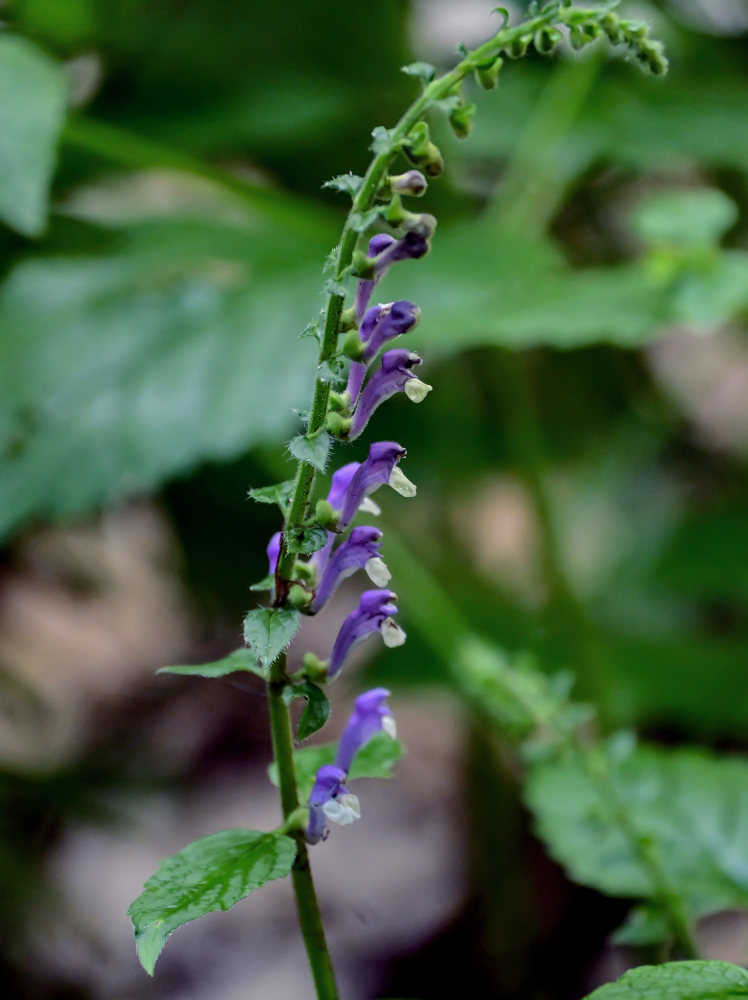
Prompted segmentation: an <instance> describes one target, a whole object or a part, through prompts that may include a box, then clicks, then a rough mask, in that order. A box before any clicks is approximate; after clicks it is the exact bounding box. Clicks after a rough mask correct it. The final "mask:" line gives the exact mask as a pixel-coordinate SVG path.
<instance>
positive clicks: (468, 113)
mask: <svg viewBox="0 0 748 1000" xmlns="http://www.w3.org/2000/svg"><path fill="white" fill-rule="evenodd" d="M475 111H476V108H475V105H474V104H473V103H472V101H471V102H470V103H469V104H458V105H457V106H456V107H454V108H452V110H451V111H450V112H449V124H450V125H451V126H452V130H453V132H454V134H455V135H456V136H457V138H458V139H465V138H467V136H468V135H470V132H471V130H472V128H473V118H474V117H475Z"/></svg>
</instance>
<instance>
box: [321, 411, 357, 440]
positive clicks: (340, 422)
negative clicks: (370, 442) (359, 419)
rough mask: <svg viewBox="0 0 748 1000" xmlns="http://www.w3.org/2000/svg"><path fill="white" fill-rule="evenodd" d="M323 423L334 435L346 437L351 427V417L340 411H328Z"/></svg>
mask: <svg viewBox="0 0 748 1000" xmlns="http://www.w3.org/2000/svg"><path fill="white" fill-rule="evenodd" d="M325 425H326V427H327V429H328V431H329V432H330V433H331V434H332V435H333V436H334V437H346V436H347V434H348V431H349V430H350V429H351V418H350V417H344V416H343V415H342V414H340V413H335V412H332V413H328V414H327V420H326V421H325Z"/></svg>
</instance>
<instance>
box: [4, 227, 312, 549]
mask: <svg viewBox="0 0 748 1000" xmlns="http://www.w3.org/2000/svg"><path fill="white" fill-rule="evenodd" d="M289 232H290V231H289ZM323 238H324V239H325V241H327V238H328V237H327V236H326V235H324V233H323ZM319 239H320V237H319V236H318V238H317V239H314V240H309V239H308V238H307V237H305V235H304V234H303V233H299V232H297V231H295V230H294V231H293V238H291V236H290V235H289V233H286V232H285V230H284V227H280V226H279V227H276V228H272V227H267V228H265V227H264V226H263V225H261V224H260V223H257V225H255V224H254V223H252V224H248V226H247V227H246V229H244V228H239V227H232V226H223V225H208V224H207V223H203V222H199V223H195V222H186V221H179V222H167V223H159V224H153V225H151V226H147V227H143V228H142V229H138V230H135V229H130V230H123V231H121V232H120V233H119V234H118V236H117V242H118V244H120V245H121V247H122V249H121V251H120V252H118V253H117V254H109V255H108V254H105V253H99V254H98V255H97V256H96V257H86V256H85V255H80V256H78V257H76V258H69V259H67V258H63V257H58V258H50V259H40V258H35V259H27V260H25V261H23V262H22V263H20V264H19V265H18V266H17V267H16V268H15V269H14V270H12V271H11V272H10V274H9V276H8V277H7V278H6V280H5V282H4V283H3V285H2V288H0V353H1V354H2V357H3V364H2V366H0V449H2V450H3V474H2V476H0V534H2V533H7V532H8V531H10V530H11V529H12V528H15V527H17V526H18V525H19V524H20V523H22V522H23V521H24V520H25V519H28V518H29V517H32V516H35V517H54V518H62V517H70V516H72V515H74V514H79V513H81V512H84V511H90V510H91V509H92V508H93V507H94V506H96V505H98V504H101V503H109V502H113V501H114V500H116V499H117V498H121V497H123V496H128V495H133V494H136V493H137V494H140V495H145V494H148V493H149V491H152V490H153V489H154V487H156V486H158V485H160V484H161V483H162V482H163V481H164V480H165V479H166V478H168V477H169V476H173V475H175V474H176V473H177V472H184V471H185V470H186V469H189V468H190V467H191V466H193V465H194V464H195V463H196V462H198V461H201V460H206V459H212V460H214V461H227V460H229V459H231V458H233V457H236V456H238V455H242V454H244V453H245V452H246V451H247V450H248V449H249V448H250V447H253V446H257V445H260V444H267V443H272V444H273V445H277V444H278V443H279V442H280V441H282V440H283V436H284V435H286V434H287V433H288V431H289V429H290V424H291V421H292V419H293V418H292V417H291V414H290V412H289V411H290V408H291V407H293V406H294V405H298V404H301V403H302V402H303V401H304V400H305V399H306V397H307V395H308V391H309V378H310V371H311V370H312V369H313V367H314V363H315V362H314V354H315V352H314V348H313V345H312V342H310V341H309V340H305V341H299V340H298V337H297V334H298V330H299V329H300V327H301V325H303V321H304V319H305V318H306V314H307V309H308V306H307V305H306V304H305V300H306V302H307V303H308V301H309V298H310V297H312V296H314V295H316V294H318V291H319V285H318V278H317V277H316V271H317V261H318V259H319ZM280 259H282V260H283V261H284V264H283V267H282V268H280V267H279V266H278V263H277V262H278V260H280ZM289 261H291V263H288V262H289ZM289 287H293V288H294V289H295V293H294V295H288V288H289ZM19 330H23V331H24V334H23V337H20V336H19V335H18V331H19ZM102 331H106V334H105V335H104V334H103V333H102ZM71 470H75V475H72V474H71Z"/></svg>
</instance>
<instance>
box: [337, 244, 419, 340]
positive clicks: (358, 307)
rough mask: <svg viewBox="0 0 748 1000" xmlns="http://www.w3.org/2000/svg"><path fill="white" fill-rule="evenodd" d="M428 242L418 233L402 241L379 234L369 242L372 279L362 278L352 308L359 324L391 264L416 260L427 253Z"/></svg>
mask: <svg viewBox="0 0 748 1000" xmlns="http://www.w3.org/2000/svg"><path fill="white" fill-rule="evenodd" d="M428 250H429V241H428V239H427V238H426V237H425V236H422V235H421V234H420V233H415V232H408V233H406V234H405V235H404V236H403V237H402V239H399V240H395V239H393V238H392V237H391V236H385V235H384V234H380V235H379V236H373V237H372V238H371V239H370V240H369V257H373V258H374V277H373V278H362V279H361V280H360V281H359V282H358V285H357V287H356V296H355V302H354V308H355V313H356V319H357V320H358V322H359V323H360V322H361V320H362V318H363V315H364V313H365V312H366V307H367V306H368V305H369V301H370V299H371V296H372V292H373V291H374V288H375V287H376V285H377V283H378V282H380V281H381V280H382V278H383V277H384V276H385V274H386V273H387V272H388V271H389V269H390V268H391V267H392V265H393V264H397V263H398V261H401V260H417V259H418V258H419V257H423V256H424V254H426V253H428Z"/></svg>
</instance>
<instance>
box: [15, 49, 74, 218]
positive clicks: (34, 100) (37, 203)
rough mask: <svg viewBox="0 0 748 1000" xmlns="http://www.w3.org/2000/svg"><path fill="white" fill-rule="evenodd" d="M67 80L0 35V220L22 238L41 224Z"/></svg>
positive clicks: (33, 53) (49, 62)
mask: <svg viewBox="0 0 748 1000" xmlns="http://www.w3.org/2000/svg"><path fill="white" fill-rule="evenodd" d="M66 98H67V78H66V76H65V73H64V71H63V69H62V67H60V66H58V65H57V63H55V62H53V61H52V60H51V59H50V58H49V57H48V56H46V55H45V54H44V53H43V52H41V51H40V50H39V49H38V48H37V47H36V46H35V45H32V44H31V42H29V41H27V40H26V39H25V38H19V37H18V36H15V35H8V34H5V33H3V34H2V35H0V218H2V219H3V220H4V221H5V222H7V223H8V225H9V226H12V227H13V228H14V229H17V230H18V232H19V233H22V234H23V235H24V236H38V235H39V234H40V233H41V232H42V231H43V230H44V227H45V225H46V221H47V200H48V197H49V185H50V182H51V180H52V173H53V171H54V165H55V157H56V149H57V140H58V137H59V134H60V131H61V129H62V125H63V122H64V119H65V104H66Z"/></svg>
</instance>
